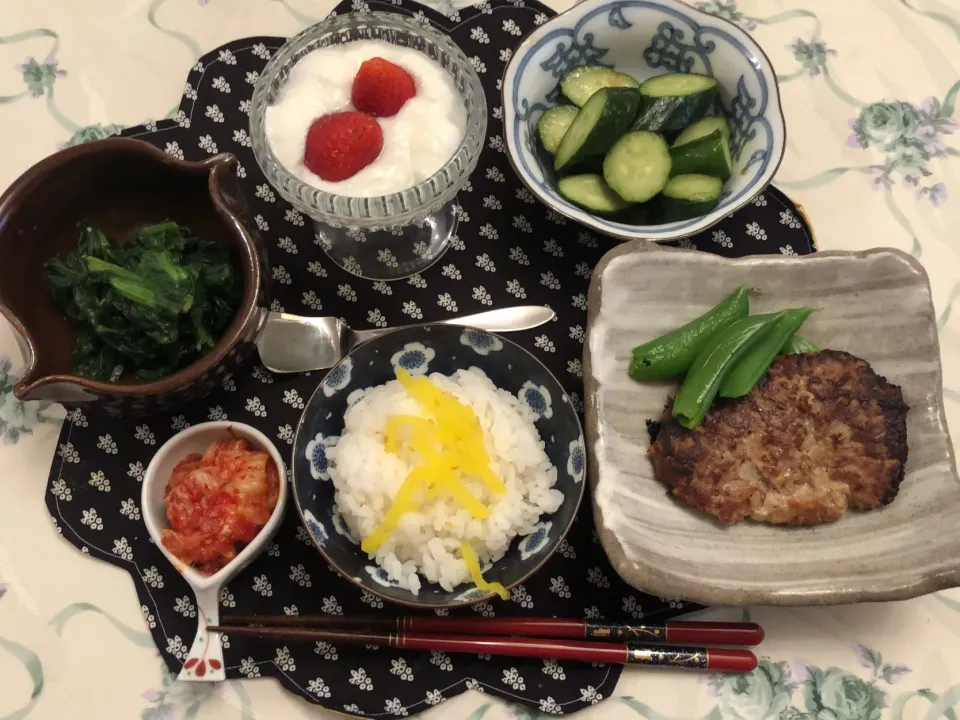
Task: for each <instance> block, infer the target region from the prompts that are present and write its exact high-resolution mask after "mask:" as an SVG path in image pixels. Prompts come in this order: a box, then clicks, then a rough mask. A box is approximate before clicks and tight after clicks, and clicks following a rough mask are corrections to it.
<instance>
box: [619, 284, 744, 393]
mask: <svg viewBox="0 0 960 720" xmlns="http://www.w3.org/2000/svg"><path fill="white" fill-rule="evenodd" d="M749 312H750V299H749V297H748V296H747V286H746V285H743V286H741V287H739V288H737V289H736V290H734V291H733V292H732V293H731V294H730V295H728V296H727V297H726V298H724V300H723V301H722V302H721V303H720V304H719V305H717V306H716V307H715V308H713V309H712V310H710V311H708V312H706V313H704V314H703V315H701V316H700V317H698V318H696V319H695V320H691V321H690V322H688V323H687V324H686V325H684V326H683V327H679V328H677V329H676V330H673V331H672V332H669V333H667V334H666V335H661V336H660V337H658V338H656V339H655V340H651V341H650V342H648V343H645V344H643V345H640V346H638V347H635V348H634V349H633V357H632V359H631V360H630V367H629V368H628V370H627V373H628V374H629V375H630V377H632V378H633V379H634V380H663V379H665V378H672V377H678V376H680V375H683V374H684V373H685V372H686V371H687V370H689V369H690V366H691V365H692V364H693V361H694V358H696V357H697V354H698V353H699V352H700V351H701V350H702V349H703V347H704V345H706V343H707V341H709V340H710V338H711V337H712V336H713V335H714V334H716V333H717V332H718V331H719V330H722V329H723V328H725V327H727V326H728V325H730V324H731V323H732V322H734V321H735V320H739V319H740V318H744V317H746V316H747V314H748V313H749Z"/></svg>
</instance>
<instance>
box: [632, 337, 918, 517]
mask: <svg viewBox="0 0 960 720" xmlns="http://www.w3.org/2000/svg"><path fill="white" fill-rule="evenodd" d="M671 406H672V401H671V402H670V403H668V405H667V407H666V409H665V411H664V414H663V420H662V424H661V425H660V427H659V430H657V429H656V427H653V428H651V434H652V435H653V434H654V433H655V434H656V437H655V438H654V440H653V443H652V445H651V447H650V449H649V451H648V454H649V456H650V459H651V460H652V461H653V467H654V470H655V472H656V475H657V477H658V478H659V479H660V481H661V482H663V483H664V484H665V485H667V486H668V487H669V488H670V492H671V493H673V495H675V496H676V497H677V498H679V499H680V500H683V501H684V502H686V503H688V504H690V505H693V506H694V507H697V508H699V509H700V510H703V511H705V512H708V513H710V514H711V515H715V516H716V517H717V518H719V519H720V521H721V522H724V523H728V524H733V523H736V522H739V521H740V520H744V519H746V518H752V519H753V520H759V521H761V522H767V523H776V524H783V525H816V524H819V523H824V522H830V521H833V520H836V519H838V518H839V517H840V516H841V515H843V513H844V512H846V510H847V508H854V509H856V510H869V509H871V508H875V507H879V506H880V505H884V504H886V503H889V502H891V501H892V500H893V499H894V498H895V497H896V495H897V490H898V489H899V486H900V483H901V482H902V481H903V468H904V465H905V464H906V461H907V423H906V416H907V410H908V407H907V405H906V403H905V402H904V401H903V393H902V392H901V390H900V388H899V387H898V386H896V385H892V384H891V383H889V382H887V380H886V378H883V377H881V376H879V375H877V373H875V372H874V371H873V369H872V368H871V367H870V365H869V364H868V363H867V362H865V361H864V360H861V359H860V358H857V357H854V356H853V355H850V354H849V353H845V352H839V351H836V350H823V351H821V352H816V353H805V354H798V355H785V356H781V357H778V358H777V359H776V361H774V363H773V365H772V366H771V367H770V369H769V370H768V371H767V374H766V375H765V376H764V377H763V378H761V380H760V381H759V382H758V383H757V385H756V387H755V388H754V389H753V390H752V391H751V392H750V393H749V394H748V395H746V396H744V397H742V398H738V399H736V400H724V401H720V402H717V403H716V404H715V405H714V408H713V409H712V410H711V411H710V412H709V413H707V416H706V417H705V418H704V420H703V422H702V423H701V424H700V425H699V426H698V427H697V428H695V429H694V430H687V429H686V428H684V427H683V426H681V425H680V424H679V423H677V422H676V421H675V420H673V419H672V417H671ZM653 425H654V426H656V423H654V424H653Z"/></svg>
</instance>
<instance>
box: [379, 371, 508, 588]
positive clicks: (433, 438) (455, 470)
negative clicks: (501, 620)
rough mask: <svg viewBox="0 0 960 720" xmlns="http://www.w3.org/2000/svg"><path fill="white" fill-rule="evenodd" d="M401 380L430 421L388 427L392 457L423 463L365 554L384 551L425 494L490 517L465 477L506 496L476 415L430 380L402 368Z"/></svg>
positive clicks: (397, 421) (408, 418)
mask: <svg viewBox="0 0 960 720" xmlns="http://www.w3.org/2000/svg"><path fill="white" fill-rule="evenodd" d="M396 374H397V380H398V381H399V382H400V384H401V385H402V386H403V388H404V389H405V390H406V391H407V393H408V394H409V395H410V396H411V397H412V398H413V399H414V400H416V401H417V403H418V404H419V405H420V406H421V408H422V409H423V411H424V412H425V413H426V414H427V415H429V416H431V417H428V418H424V417H419V416H416V415H395V416H393V417H391V418H389V419H388V420H387V423H386V425H385V426H384V431H383V435H384V448H385V449H386V450H387V452H390V453H393V454H397V453H398V452H399V451H400V449H401V448H403V447H408V448H410V449H411V450H413V451H414V452H415V453H416V454H417V455H418V456H419V461H420V462H419V465H418V466H417V467H416V468H414V470H413V471H411V473H410V474H409V475H408V476H407V478H406V479H405V480H404V482H403V484H402V485H401V486H400V489H399V490H398V491H397V495H396V497H394V499H393V502H392V503H391V505H390V509H389V510H388V511H387V513H386V515H385V516H384V519H383V521H382V522H381V523H380V524H379V525H378V526H377V527H376V528H375V529H374V530H373V532H371V533H370V535H368V536H367V537H366V538H364V539H363V542H362V543H361V547H362V548H363V550H364V551H365V552H373V551H375V550H376V549H377V548H379V547H380V546H381V545H383V543H384V542H385V541H386V540H387V538H388V537H389V536H390V534H391V533H392V532H393V531H394V530H395V529H396V527H397V523H398V522H399V520H400V517H401V516H402V515H403V514H404V513H407V512H411V511H414V510H418V509H419V508H420V507H421V505H422V498H421V497H418V495H420V494H421V491H423V492H422V494H423V495H425V496H426V498H427V499H428V500H434V499H436V498H437V497H439V495H440V494H441V492H446V493H449V494H450V495H451V496H453V498H454V499H456V500H457V501H458V502H459V503H460V504H461V505H463V507H464V508H466V510H467V511H468V512H469V513H470V515H471V516H472V517H474V518H476V519H480V520H482V519H485V518H487V517H489V515H490V511H489V510H488V508H487V507H486V506H485V505H484V504H483V503H481V502H480V501H479V500H478V499H477V498H476V497H475V496H474V495H473V494H472V493H471V492H470V489H469V488H468V487H467V485H466V484H465V483H464V482H463V476H464V475H473V476H477V477H479V478H480V479H481V480H482V481H483V483H484V484H485V485H486V486H487V487H488V488H489V489H490V491H491V492H493V493H495V494H498V495H502V494H504V493H506V491H507V488H506V485H505V484H504V482H503V480H501V479H500V478H499V477H497V475H496V474H495V473H494V472H493V471H492V470H491V468H490V456H489V455H488V454H487V450H486V446H485V444H484V436H483V428H482V427H481V425H480V420H479V418H477V415H476V413H474V411H473V409H472V408H471V407H470V406H468V405H466V404H464V403H462V402H460V400H459V399H457V397H455V396H454V395H452V394H450V393H448V392H446V391H444V390H442V389H441V388H440V387H438V386H437V385H435V384H434V383H433V382H431V381H430V380H429V379H428V378H426V377H413V376H412V375H410V373H408V372H407V371H406V370H404V369H403V368H397V370H396ZM477 567H478V568H479V565H478V566H477ZM478 572H479V570H478ZM481 580H482V578H481Z"/></svg>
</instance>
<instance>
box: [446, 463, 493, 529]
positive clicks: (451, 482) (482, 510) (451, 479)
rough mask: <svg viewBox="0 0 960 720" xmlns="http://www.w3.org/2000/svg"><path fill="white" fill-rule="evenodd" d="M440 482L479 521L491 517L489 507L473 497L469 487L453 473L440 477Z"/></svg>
mask: <svg viewBox="0 0 960 720" xmlns="http://www.w3.org/2000/svg"><path fill="white" fill-rule="evenodd" d="M438 480H439V483H440V487H442V488H443V489H444V490H446V491H447V492H448V493H450V494H451V495H453V497H454V498H456V499H457V501H458V502H459V503H460V504H461V505H463V507H464V508H466V510H467V512H469V513H470V514H471V515H472V516H473V517H475V518H476V519H477V520H485V519H486V518H488V517H490V511H489V510H487V506H486V505H484V504H483V503H482V502H480V501H479V500H477V499H476V498H475V497H474V496H473V495H471V494H470V491H469V490H468V489H467V486H466V485H464V484H463V482H462V481H461V480H460V479H459V478H458V477H457V476H456V475H454V474H453V473H452V472H449V473H444V474H441V475H439V476H438Z"/></svg>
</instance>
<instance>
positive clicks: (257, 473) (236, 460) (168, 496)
mask: <svg viewBox="0 0 960 720" xmlns="http://www.w3.org/2000/svg"><path fill="white" fill-rule="evenodd" d="M279 497H280V477H279V474H278V472H277V465H276V463H275V462H274V461H273V458H271V457H270V455H269V454H267V453H265V452H262V451H260V450H253V449H251V447H250V446H249V444H248V443H247V441H246V440H242V439H235V440H224V441H221V442H215V443H212V444H211V445H210V446H209V447H208V448H207V450H206V452H205V453H204V454H203V455H200V454H198V453H194V454H192V455H188V456H187V457H185V458H184V459H183V460H181V461H180V462H179V463H178V464H177V466H176V467H175V468H174V469H173V474H172V476H171V478H170V482H169V484H168V485H167V489H166V490H165V491H164V495H163V499H164V502H165V503H166V506H167V520H168V521H169V523H170V527H169V528H168V529H165V530H164V531H163V538H162V542H163V545H164V547H166V548H167V550H169V551H170V552H171V553H173V554H174V555H175V556H176V557H177V558H178V559H180V560H182V561H183V562H185V563H187V564H188V565H190V566H192V567H193V568H195V569H196V570H198V571H200V572H202V573H204V574H212V573H215V572H217V571H218V570H220V569H221V568H222V567H224V566H225V565H226V564H227V563H229V562H230V561H231V560H233V559H234V558H235V557H236V556H237V553H239V552H240V551H241V550H242V549H243V548H244V547H245V546H246V545H247V544H249V543H250V542H251V541H252V540H253V539H254V538H255V537H256V536H257V533H259V532H260V530H261V528H263V526H264V525H266V524H267V521H268V520H269V519H270V516H271V515H272V514H273V509H274V508H275V507H276V505H277V500H278V499H279Z"/></svg>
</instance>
